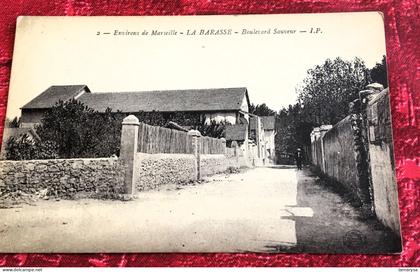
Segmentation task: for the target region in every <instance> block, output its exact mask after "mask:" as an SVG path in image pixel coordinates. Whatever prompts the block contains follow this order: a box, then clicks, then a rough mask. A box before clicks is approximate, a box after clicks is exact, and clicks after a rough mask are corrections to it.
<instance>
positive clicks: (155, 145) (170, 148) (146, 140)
mask: <svg viewBox="0 0 420 272" xmlns="http://www.w3.org/2000/svg"><path fill="white" fill-rule="evenodd" d="M200 140H201V141H200V142H201V145H200V148H201V154H223V153H224V150H225V149H224V148H225V142H223V141H222V140H221V139H217V138H210V137H200ZM137 152H142V153H149V154H156V153H178V154H192V153H193V152H194V149H193V144H192V136H189V135H188V134H187V132H184V131H179V130H174V129H169V128H163V127H157V126H150V125H147V124H144V123H140V126H139V138H138V146H137Z"/></svg>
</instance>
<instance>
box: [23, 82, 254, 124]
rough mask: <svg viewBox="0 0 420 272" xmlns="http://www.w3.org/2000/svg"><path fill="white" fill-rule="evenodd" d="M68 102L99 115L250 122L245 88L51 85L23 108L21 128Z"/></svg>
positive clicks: (235, 122) (38, 120)
mask: <svg viewBox="0 0 420 272" xmlns="http://www.w3.org/2000/svg"><path fill="white" fill-rule="evenodd" d="M69 99H76V100H78V101H80V102H82V103H84V104H85V105H87V106H88V107H90V108H93V109H94V110H97V111H99V112H105V110H106V109H107V108H111V109H112V110H113V111H115V112H117V111H121V112H123V113H126V114H131V113H138V112H140V111H142V112H153V111H157V112H162V113H168V114H169V113H175V112H185V113H192V114H197V115H198V116H199V117H200V120H201V121H205V122H206V123H210V122H211V121H213V120H214V121H216V122H218V123H219V122H222V121H224V122H228V123H230V124H239V123H241V122H243V120H248V119H249V116H248V114H247V113H248V110H249V105H250V103H249V97H248V91H247V89H246V88H219V89H193V90H170V91H148V92H107V93H92V92H91V91H90V89H89V88H88V87H87V86H86V85H69V86H51V87H49V88H48V89H47V90H45V91H44V92H43V93H41V94H40V95H38V96H37V97H35V98H34V99H33V100H31V101H30V102H29V103H27V104H26V105H24V106H23V107H22V108H21V110H22V115H21V127H33V126H34V125H35V124H37V123H39V122H40V121H41V118H42V115H43V114H44V113H45V112H46V111H48V110H49V109H50V108H52V107H53V106H54V105H55V104H56V103H57V102H58V101H59V100H62V101H66V100H69Z"/></svg>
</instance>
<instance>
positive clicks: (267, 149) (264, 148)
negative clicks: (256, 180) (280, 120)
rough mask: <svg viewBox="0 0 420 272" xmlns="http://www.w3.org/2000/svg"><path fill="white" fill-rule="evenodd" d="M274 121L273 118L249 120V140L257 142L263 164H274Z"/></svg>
mask: <svg viewBox="0 0 420 272" xmlns="http://www.w3.org/2000/svg"><path fill="white" fill-rule="evenodd" d="M275 121H276V117H275V116H252V117H251V119H250V125H249V128H250V138H251V139H254V140H255V141H256V142H257V143H258V142H259V153H260V157H261V158H263V159H264V164H266V163H274V162H275V155H276V147H275V141H274V139H275V136H276V132H275V131H276V128H275Z"/></svg>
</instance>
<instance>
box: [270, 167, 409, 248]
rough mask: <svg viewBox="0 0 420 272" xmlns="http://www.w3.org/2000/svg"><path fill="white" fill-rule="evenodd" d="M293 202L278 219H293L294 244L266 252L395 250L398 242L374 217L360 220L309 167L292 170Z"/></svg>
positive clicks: (359, 215)
mask: <svg viewBox="0 0 420 272" xmlns="http://www.w3.org/2000/svg"><path fill="white" fill-rule="evenodd" d="M296 175H297V179H298V184H297V205H296V206H286V207H285V208H284V210H285V212H286V213H287V214H288V215H287V216H283V217H282V219H290V220H294V221H295V228H296V244H295V245H290V246H285V245H272V244H270V245H267V247H266V248H267V249H268V250H269V251H270V252H305V253H374V254H375V253H376V254H380V253H397V252H400V251H401V242H400V240H399V238H397V237H396V235H394V234H393V233H392V232H391V231H390V230H388V229H386V228H384V227H383V226H382V225H381V224H380V223H379V222H378V221H377V220H376V219H364V218H363V216H362V214H361V212H360V211H359V210H358V209H357V208H355V207H353V206H351V205H350V203H348V200H345V199H344V198H343V197H341V196H340V195H338V194H337V193H335V192H333V191H332V189H331V188H328V187H326V186H325V185H323V184H322V183H321V182H320V180H319V179H318V177H317V176H315V175H313V173H311V172H310V171H309V170H306V169H304V170H303V171H296Z"/></svg>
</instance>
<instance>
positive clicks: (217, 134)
mask: <svg viewBox="0 0 420 272" xmlns="http://www.w3.org/2000/svg"><path fill="white" fill-rule="evenodd" d="M136 117H137V118H138V119H139V121H140V122H143V123H146V124H148V125H151V126H160V127H165V126H166V125H167V124H168V123H169V122H175V123H177V124H178V125H180V126H183V127H190V128H191V129H196V130H198V131H199V132H200V133H201V135H203V136H208V137H213V138H221V137H224V135H225V126H226V122H220V123H216V122H215V121H212V122H210V124H209V123H206V122H205V120H204V119H202V120H201V121H200V115H199V114H197V113H188V112H175V113H166V112H158V111H152V112H138V113H137V114H136Z"/></svg>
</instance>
